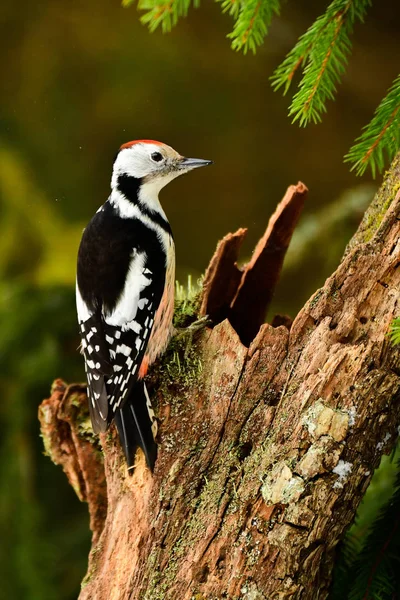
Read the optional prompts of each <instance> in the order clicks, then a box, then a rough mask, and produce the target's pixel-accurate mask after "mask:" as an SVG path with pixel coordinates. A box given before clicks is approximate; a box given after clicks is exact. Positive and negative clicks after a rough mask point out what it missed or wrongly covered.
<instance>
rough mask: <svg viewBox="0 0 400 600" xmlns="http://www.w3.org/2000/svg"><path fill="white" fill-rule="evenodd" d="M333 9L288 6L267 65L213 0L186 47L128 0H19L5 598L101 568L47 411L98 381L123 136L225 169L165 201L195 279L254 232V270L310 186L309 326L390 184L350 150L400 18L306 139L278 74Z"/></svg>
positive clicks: (7, 283)
mask: <svg viewBox="0 0 400 600" xmlns="http://www.w3.org/2000/svg"><path fill="white" fill-rule="evenodd" d="M376 4H378V3H376ZM324 7H325V4H324V3H321V2H317V1H310V0H301V1H297V2H292V3H288V4H287V5H286V6H285V8H284V11H283V14H282V17H281V18H280V19H276V20H275V21H274V23H273V26H272V28H271V32H270V35H269V37H268V38H267V40H266V44H265V45H264V46H263V48H261V50H260V51H259V52H258V54H257V56H256V57H254V56H251V55H248V56H242V55H240V54H235V53H233V52H232V51H231V50H230V47H229V42H228V40H226V39H225V35H226V34H227V33H228V32H229V31H230V28H231V25H232V23H231V20H230V18H229V17H228V16H226V15H225V16H223V15H221V11H220V7H218V6H217V5H215V4H212V3H205V4H204V6H202V8H201V9H200V10H197V11H191V13H190V15H189V18H188V19H186V20H185V21H182V22H181V23H180V24H179V25H178V27H177V28H176V29H175V30H174V31H173V32H172V33H171V34H170V35H168V36H163V35H162V34H161V33H156V34H153V35H150V34H149V33H148V31H147V30H146V29H145V28H144V27H142V26H141V25H140V24H139V21H138V14H137V12H136V11H135V9H134V8H131V9H123V8H121V6H120V4H119V2H118V1H117V0H114V1H113V2H93V1H92V0H89V1H87V2H78V1H77V0H71V2H68V3H65V2H64V3H63V2H59V1H57V0H56V1H54V0H52V1H50V0H39V1H38V2H31V3H28V2H26V1H25V2H20V3H15V2H14V3H11V2H3V3H2V4H1V7H0V15H1V18H0V23H1V37H0V47H1V54H0V61H1V63H2V65H1V66H2V68H1V72H2V94H1V99H0V102H1V137H0V270H1V283H0V323H1V327H0V370H1V371H0V386H1V388H0V390H1V405H0V424H1V432H2V436H1V448H0V540H1V542H0V544H1V545H0V581H1V586H0V587H1V591H0V597H2V598H3V597H4V598H7V599H9V600H14V599H23V600H47V599H48V600H52V599H57V600H72V599H74V598H76V597H77V595H78V590H79V584H80V580H81V579H82V577H83V575H84V573H85V569H86V561H87V554H88V550H89V547H90V534H89V531H88V517H87V512H86V506H85V505H81V504H80V503H79V501H78V499H77V498H76V497H75V495H74V492H73V491H72V489H71V488H70V487H69V486H68V484H67V482H66V479H65V477H64V475H63V473H62V472H61V470H60V469H59V468H56V467H55V466H54V465H52V463H51V462H50V460H49V459H48V458H46V457H44V456H43V454H42V452H43V449H42V444H41V439H40V437H39V428H38V421H37V408H38V405H39V403H40V402H41V400H42V399H43V398H44V397H46V396H47V395H48V393H49V387H50V383H51V381H52V380H53V379H54V378H55V377H58V376H60V377H63V378H64V379H66V380H67V381H70V382H72V381H82V380H83V379H84V370H83V363H82V360H81V358H80V356H79V354H78V352H77V347H78V337H77V327H76V323H75V306H74V289H73V288H74V278H75V260H76V252H77V246H78V243H79V239H80V235H81V231H82V228H83V227H84V225H85V224H86V222H87V221H88V220H89V219H90V217H91V216H92V214H93V213H94V212H95V210H96V209H97V208H98V206H99V205H100V204H101V203H103V202H104V200H105V199H106V198H107V195H108V190H109V180H110V175H111V165H112V160H113V158H114V155H115V152H116V150H117V149H118V147H119V145H120V144H121V143H123V142H126V141H128V140H131V139H137V138H150V139H159V140H162V141H165V142H166V143H168V144H170V145H172V146H173V147H175V148H176V149H177V150H178V151H179V152H181V153H183V154H185V155H188V156H195V157H202V158H212V159H213V160H214V161H215V165H214V166H213V167H212V168H210V169H207V170H204V171H203V170H202V171H200V172H195V173H193V174H191V175H190V176H188V177H185V178H182V179H180V180H178V181H176V182H174V183H173V184H172V185H170V186H169V187H168V188H167V189H166V190H165V191H164V192H163V194H162V201H163V204H164V207H165V209H166V212H167V214H168V216H169V218H170V221H171V224H172V227H173V230H174V233H175V239H176V246H177V261H178V277H179V279H180V280H181V281H183V280H185V279H186V276H187V274H188V273H191V274H192V275H193V276H194V277H197V276H199V275H200V274H201V273H202V272H203V271H204V269H205V267H206V265H207V263H208V260H209V258H210V256H211V254H212V252H213V250H214V248H215V245H216V242H217V240H218V239H219V238H221V237H222V236H223V235H224V234H225V233H226V232H228V231H233V230H235V229H236V228H238V227H239V226H246V227H248V228H249V234H248V240H247V241H246V245H245V248H244V254H243V258H244V259H245V258H246V256H248V255H249V253H250V252H251V249H252V247H253V246H254V244H255V242H256V241H257V239H258V237H259V236H260V235H261V234H262V232H263V230H264V228H265V226H266V224H267V222H268V218H269V216H270V214H271V212H272V211H273V210H274V208H275V205H276V203H277V202H278V201H279V200H280V198H281V197H282V195H283V193H284V191H285V189H286V187H287V185H289V184H291V183H296V182H297V181H298V180H299V179H301V180H302V181H304V182H305V183H306V184H307V185H308V186H309V188H310V195H309V199H308V201H307V206H306V209H305V212H304V216H303V218H302V221H301V223H300V226H299V228H298V231H297V233H296V236H295V239H294V240H293V245H292V249H291V251H290V253H289V256H288V259H287V264H286V267H285V271H284V274H283V276H282V281H281V285H280V287H279V290H278V291H277V294H276V298H275V302H274V307H273V309H274V311H276V312H287V313H289V314H291V315H295V313H296V311H297V310H298V309H299V308H300V307H301V305H302V304H303V303H304V301H305V300H306V299H307V297H308V296H309V295H310V294H311V293H312V292H313V291H314V290H315V289H316V288H317V287H318V286H319V285H320V284H322V283H323V281H324V279H325V278H326V276H327V275H329V273H330V271H331V270H332V269H333V268H334V267H335V265H336V264H337V262H338V260H339V258H340V255H341V252H342V251H343V248H344V246H345V244H346V242H347V241H348V239H349V237H350V236H351V234H352V232H353V231H354V230H355V228H356V226H357V223H358V222H359V220H360V218H361V215H362V213H363V211H364V209H365V207H366V206H367V204H368V202H369V200H370V199H371V197H372V194H373V192H374V189H376V185H377V184H373V183H372V182H371V181H369V180H368V177H365V178H363V180H358V179H356V178H355V177H354V176H353V175H352V174H350V173H349V171H348V167H347V166H345V165H344V164H343V162H342V156H343V155H344V153H345V152H346V151H347V150H348V148H349V147H350V145H351V143H352V141H353V140H354V138H355V137H356V136H357V135H359V132H360V129H361V127H362V126H363V125H364V124H366V123H367V122H368V121H369V120H370V118H371V116H372V113H373V110H374V108H375V107H376V105H377V104H378V103H379V101H380V99H381V98H382V96H383V94H384V92H385V91H386V89H387V87H388V86H389V85H390V83H391V82H392V80H393V78H394V76H395V75H396V74H397V70H398V50H399V41H398V19H399V17H400V7H399V5H398V3H394V2H390V1H387V2H386V3H385V9H384V10H382V7H381V6H375V7H374V8H373V9H372V10H371V11H370V13H369V17H368V19H367V23H366V25H365V26H359V27H358V28H357V30H356V33H355V37H354V52H353V56H352V58H351V62H350V66H349V69H348V71H347V73H346V75H345V77H344V80H343V84H342V85H341V86H340V90H339V94H338V99H337V101H336V102H335V103H331V105H330V110H329V113H328V114H327V116H326V118H325V119H324V122H323V124H322V125H320V126H318V127H315V126H314V127H309V128H308V129H306V130H301V129H299V128H298V127H296V126H291V125H290V123H289V121H288V119H287V116H286V113H287V106H288V103H289V99H283V98H282V97H281V96H280V95H279V94H274V93H273V92H272V90H271V88H270V85H269V82H268V77H269V76H270V75H271V74H272V71H273V69H274V67H275V66H277V64H278V63H279V62H280V61H281V60H282V59H283V58H284V55H285V53H286V52H287V51H288V50H289V49H290V48H291V47H292V45H293V44H294V42H295V41H296V39H297V36H298V35H299V34H301V33H302V32H303V31H304V30H305V29H306V28H307V27H308V26H309V25H310V24H311V23H312V21H313V20H314V19H315V17H316V16H317V15H318V14H319V13H321V12H322V10H323V9H324ZM293 290H295V293H294V292H293Z"/></svg>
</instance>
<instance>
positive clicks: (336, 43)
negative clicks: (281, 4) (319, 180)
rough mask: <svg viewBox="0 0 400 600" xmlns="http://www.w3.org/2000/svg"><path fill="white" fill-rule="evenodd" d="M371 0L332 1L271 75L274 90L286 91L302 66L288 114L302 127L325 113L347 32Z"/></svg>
mask: <svg viewBox="0 0 400 600" xmlns="http://www.w3.org/2000/svg"><path fill="white" fill-rule="evenodd" d="M370 3H371V0H333V2H332V3H331V4H330V5H329V6H328V8H327V10H326V12H325V13H324V14H323V15H321V16H320V17H318V19H317V20H316V21H315V22H314V23H313V24H312V25H311V27H310V28H309V29H308V31H307V32H306V33H305V34H304V35H303V36H301V37H300V39H299V41H298V42H297V44H296V46H295V47H294V48H293V50H292V51H291V52H289V54H288V56H287V57H286V59H285V60H284V61H283V63H282V64H281V65H280V66H279V67H278V68H277V69H276V71H275V73H274V75H273V76H272V85H273V88H274V89H275V90H277V89H279V88H281V87H283V88H284V93H286V92H287V91H288V89H289V87H290V85H291V82H292V80H293V76H294V74H295V73H296V71H297V70H298V68H299V67H300V65H303V66H304V70H303V77H302V80H301V82H300V85H299V90H298V92H297V93H296V94H295V96H294V97H293V100H292V104H291V106H290V109H289V115H291V116H293V122H295V121H298V122H299V124H300V125H301V126H303V125H307V124H308V123H309V122H310V121H312V122H314V123H318V122H320V121H321V118H322V114H323V113H324V112H326V101H327V100H329V99H331V100H332V99H333V98H334V94H335V92H336V84H337V83H338V82H339V81H340V79H341V76H342V74H343V72H344V69H345V67H346V65H347V58H348V55H349V53H350V50H351V42H350V37H349V36H350V33H351V32H352V29H353V25H354V23H355V21H356V20H359V21H363V19H364V16H365V13H366V10H367V8H368V6H370Z"/></svg>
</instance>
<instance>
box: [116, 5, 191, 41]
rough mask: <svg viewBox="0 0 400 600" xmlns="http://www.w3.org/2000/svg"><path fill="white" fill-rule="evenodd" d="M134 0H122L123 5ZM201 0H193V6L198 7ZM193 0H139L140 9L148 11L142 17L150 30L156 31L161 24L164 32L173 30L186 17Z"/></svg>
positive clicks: (142, 20)
mask: <svg viewBox="0 0 400 600" xmlns="http://www.w3.org/2000/svg"><path fill="white" fill-rule="evenodd" d="M133 1H134V0H122V4H123V6H130V5H131V4H133ZM199 5H200V0H193V6H194V7H195V8H198V6H199ZM190 6H191V0H139V2H138V9H139V10H144V11H147V12H145V14H144V15H143V16H142V17H141V18H140V21H141V22H142V23H143V24H144V25H148V27H149V30H150V31H151V32H154V31H155V30H156V29H157V28H158V27H160V26H161V29H162V31H163V33H167V32H169V31H171V29H172V28H173V27H175V25H176V24H177V23H178V20H179V19H180V18H181V17H186V16H187V14H188V12H189V8H190Z"/></svg>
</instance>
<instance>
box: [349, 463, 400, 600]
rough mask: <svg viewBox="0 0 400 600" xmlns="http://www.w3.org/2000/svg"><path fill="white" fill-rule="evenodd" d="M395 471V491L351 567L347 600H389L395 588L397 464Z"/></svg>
mask: <svg viewBox="0 0 400 600" xmlns="http://www.w3.org/2000/svg"><path fill="white" fill-rule="evenodd" d="M397 469H398V474H397V480H396V486H395V487H396V491H395V493H394V494H393V496H392V498H391V499H390V501H389V502H388V503H387V504H386V506H385V507H384V508H383V509H382V511H381V513H380V515H379V517H378V518H377V519H376V520H375V522H374V524H373V527H372V530H371V532H370V534H369V535H368V538H367V540H366V541H365V544H364V547H363V550H362V551H361V552H360V554H359V557H358V560H357V562H356V564H355V565H354V566H353V574H354V580H353V585H352V587H351V591H350V593H349V595H348V600H375V599H376V600H377V599H386V598H387V599H388V600H390V599H391V598H393V594H394V592H395V590H396V586H397V585H398V573H397V571H398V569H397V561H398V558H397V557H398V552H399V549H400V548H399V547H400V536H399V535H398V531H399V526H400V516H399V514H400V461H398V463H397Z"/></svg>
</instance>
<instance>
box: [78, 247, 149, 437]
mask: <svg viewBox="0 0 400 600" xmlns="http://www.w3.org/2000/svg"><path fill="white" fill-rule="evenodd" d="M151 275H152V273H151V271H150V269H148V268H147V267H146V260H144V257H143V256H142V255H141V254H140V253H138V252H137V251H134V252H133V253H132V261H131V267H130V270H129V276H128V277H127V280H126V284H125V287H124V290H123V292H122V294H121V297H120V299H119V301H118V302H117V304H116V305H115V308H114V310H113V311H112V312H111V313H109V314H104V310H100V309H99V310H97V311H96V313H94V314H91V315H90V316H89V315H88V309H87V306H86V305H85V304H84V302H83V300H82V298H81V297H80V295H79V290H78V291H77V298H78V302H77V305H78V316H79V317H80V316H81V315H83V316H89V318H86V319H85V320H83V319H81V318H79V325H80V331H81V337H82V350H83V353H84V356H85V363H86V373H87V380H88V397H89V406H90V413H91V418H92V423H93V428H94V430H95V431H96V432H100V431H105V430H106V429H107V426H108V424H109V423H110V422H111V420H112V419H113V417H114V414H115V412H116V411H117V410H118V409H120V408H122V406H123V404H124V401H125V400H126V399H127V397H128V396H129V391H130V389H131V388H132V386H133V385H134V383H135V381H136V380H137V377H138V372H139V369H140V365H141V362H142V360H143V356H144V354H145V350H146V346H147V343H148V340H149V337H150V334H151V331H152V327H153V323H154V317H155V313H156V310H157V308H158V305H159V302H160V294H159V293H157V288H155V286H154V285H153V281H152V277H151ZM80 307H81V310H80ZM79 313H81V315H80V314H79Z"/></svg>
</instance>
